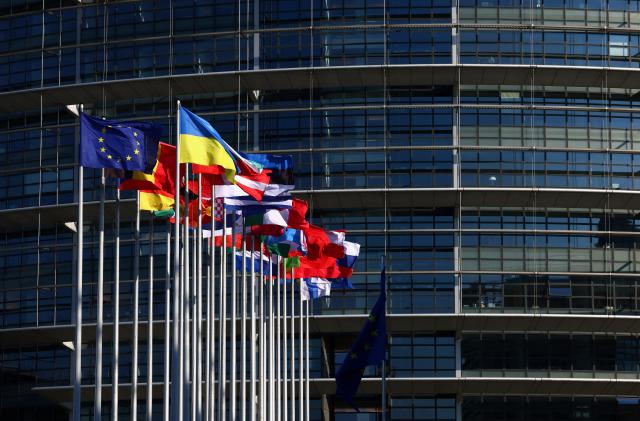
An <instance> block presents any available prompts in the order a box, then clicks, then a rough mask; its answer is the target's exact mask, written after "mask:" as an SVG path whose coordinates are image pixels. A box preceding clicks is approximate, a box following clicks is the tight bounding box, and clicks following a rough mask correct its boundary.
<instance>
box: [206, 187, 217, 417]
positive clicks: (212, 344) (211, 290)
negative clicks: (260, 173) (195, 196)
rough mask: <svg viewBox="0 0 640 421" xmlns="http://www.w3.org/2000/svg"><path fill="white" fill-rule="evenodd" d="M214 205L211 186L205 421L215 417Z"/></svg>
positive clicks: (213, 192)
mask: <svg viewBox="0 0 640 421" xmlns="http://www.w3.org/2000/svg"><path fill="white" fill-rule="evenodd" d="M215 204H216V187H215V186H213V185H212V186H211V236H210V238H209V240H210V243H211V245H210V247H209V250H210V253H211V254H210V256H209V257H210V259H211V262H210V264H209V265H210V266H209V270H210V271H211V280H210V282H209V283H208V285H207V292H208V294H207V295H208V297H209V315H208V316H207V321H208V322H209V329H208V330H207V344H208V345H209V352H208V355H209V360H208V362H209V368H208V369H207V377H208V379H209V392H208V396H209V417H208V418H207V421H213V420H214V419H215V417H216V412H215V405H216V399H215V398H216V394H215V379H216V376H215V360H216V359H215V355H216V347H215V342H214V340H213V338H214V332H215V321H216V318H215V316H216V288H215V284H216V242H215V234H214V228H215V227H214V225H215V212H214V209H215ZM218 372H219V371H218Z"/></svg>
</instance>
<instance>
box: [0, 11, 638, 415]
mask: <svg viewBox="0 0 640 421" xmlns="http://www.w3.org/2000/svg"><path fill="white" fill-rule="evenodd" d="M639 30H640V2H638V1H637V0H394V1H384V0H307V1H301V0H246V1H231V0H192V1H186V0H185V1H151V0H148V1H109V2H103V1H94V2H85V1H82V2H79V1H70V0H58V1H47V0H43V1H29V0H21V1H17V0H2V1H0V111H1V112H0V419H2V420H5V419H7V420H17V421H35V420H37V421H40V420H42V421H58V420H65V421H66V420H68V419H69V416H70V409H69V408H70V403H71V397H72V390H71V384H72V380H71V379H72V370H73V352H72V350H71V349H70V347H69V341H73V323H74V319H73V311H74V308H75V303H74V299H73V297H74V294H73V288H74V284H75V282H76V279H75V270H74V268H75V263H76V262H75V255H74V246H75V241H76V238H75V235H74V232H73V231H71V230H70V229H69V228H68V226H67V225H65V223H67V222H70V221H74V220H75V218H76V206H74V204H76V203H77V200H78V193H79V192H78V187H77V178H78V171H77V164H78V156H77V147H76V142H77V135H76V133H77V130H78V126H77V120H76V117H75V116H74V115H72V114H71V113H70V112H69V111H68V110H67V109H66V105H67V104H83V105H84V109H85V111H86V112H89V113H92V114H95V115H103V116H106V117H109V118H114V119H125V118H126V119H130V118H137V119H146V120H153V121H156V122H158V123H161V124H162V125H164V127H165V141H167V142H171V143H175V134H174V132H175V130H174V129H175V103H176V99H180V100H181V101H182V104H183V105H184V106H186V107H188V108H189V109H191V110H193V111H194V112H196V113H198V114H200V115H202V116H205V117H206V118H207V119H209V120H210V121H212V122H213V124H214V126H215V127H216V128H217V130H218V131H219V132H220V133H221V134H222V135H223V137H225V139H227V141H228V142H229V143H230V144H231V145H232V146H234V147H236V148H238V149H239V150H243V151H257V150H259V151H265V152H271V153H278V154H291V155H293V157H294V161H295V177H296V186H297V195H298V196H299V197H301V198H305V199H306V200H308V201H309V203H310V215H309V217H310V220H311V221H312V222H314V223H316V224H318V225H323V226H325V227H330V228H332V229H345V230H347V231H348V232H349V234H348V235H349V238H350V240H351V241H355V242H358V243H360V244H361V245H362V248H361V254H360V258H359V260H358V263H357V265H356V267H355V272H354V277H353V283H354V285H355V288H356V289H355V290H350V291H333V292H332V296H331V297H330V298H324V299H322V301H316V302H314V304H313V314H314V315H313V317H312V320H311V326H312V331H311V356H310V359H311V370H310V371H311V375H312V381H311V391H312V402H311V418H312V419H313V420H326V421H334V420H335V421H341V420H367V421H369V420H371V421H373V420H380V419H381V418H382V412H383V411H386V414H387V419H391V420H439V421H440V420H442V421H444V420H447V421H448V420H463V421H480V420H487V421H488V420H492V421H493V420H523V421H524V420H532V421H533V420H536V421H537V420H554V421H555V420H583V419H592V420H606V421H609V420H611V421H627V420H637V419H639V418H640V336H639V335H638V332H640V317H638V316H640V281H639V279H640V277H639V276H638V275H639V273H640V215H639V214H638V209H640V194H639V193H638V191H639V188H640V175H638V174H639V170H640V96H639V95H638V93H639V92H640V91H639V90H638V87H639V86H640V73H638V70H637V69H638V68H639V67H640V44H639V43H640V38H639V37H640V36H639V35H638V33H639ZM636 166H637V168H636ZM108 183H109V186H108V188H107V199H108V203H107V209H108V210H109V209H112V206H113V199H114V197H115V183H114V181H113V180H109V181H108ZM84 186H85V188H84V191H83V192H81V194H82V195H83V197H84V200H85V203H87V205H86V211H85V223H86V224H85V226H84V228H83V229H84V257H85V258H84V275H83V284H84V288H83V320H84V323H86V326H85V329H86V333H85V334H84V335H83V337H84V338H88V339H86V340H87V343H86V344H82V346H83V353H82V356H83V361H82V372H83V376H82V378H83V384H85V385H87V386H89V385H91V384H92V383H93V379H94V375H95V370H94V351H93V350H94V348H95V344H94V343H92V342H91V338H92V333H91V332H94V331H95V328H94V325H93V324H92V323H95V320H96V309H97V290H96V280H97V271H98V264H97V255H98V234H97V216H96V215H97V211H96V209H97V206H96V201H97V199H98V194H99V172H98V171H94V170H90V169H87V170H85V172H84ZM132 198H133V196H131V195H130V194H123V216H122V225H121V251H120V319H121V322H122V328H121V330H122V341H121V343H120V349H121V358H120V364H119V365H120V368H119V371H120V381H121V383H126V384H128V382H131V378H132V374H133V373H132V372H131V352H130V350H131V340H130V336H131V335H130V334H127V333H126V332H127V330H128V329H130V326H131V325H130V323H131V320H132V319H133V305H132V303H133V299H132V295H133V289H134V284H133V254H134V236H133V229H134V216H133V215H134V213H133V206H134V205H133V202H132ZM106 222H107V231H106V233H107V236H106V249H105V252H106V262H105V295H104V299H105V301H104V312H105V323H106V326H107V331H106V336H105V345H104V352H105V356H104V362H105V369H104V371H103V381H104V383H105V384H106V385H109V383H110V378H111V377H110V376H111V372H112V369H111V366H110V361H111V358H110V353H111V349H112V344H111V343H110V342H109V341H110V336H109V333H108V332H109V331H108V327H109V324H110V323H112V322H113V287H114V283H113V279H114V246H113V244H114V238H113V229H112V228H113V224H114V220H113V213H109V212H108V213H107V221H106ZM142 230H143V235H142V251H141V259H140V273H141V280H140V283H139V291H140V307H139V318H140V320H147V318H148V317H149V314H148V313H149V308H150V306H149V303H153V306H152V308H153V314H152V317H153V320H154V321H156V322H157V323H161V321H163V320H164V317H165V310H166V308H165V306H164V303H165V296H164V287H165V280H164V279H156V280H154V281H153V283H154V288H153V291H154V293H153V294H152V295H151V296H150V294H149V293H148V291H149V278H148V273H149V259H148V256H149V254H150V245H151V244H152V243H153V245H154V248H153V249H154V255H155V259H154V265H155V271H156V273H163V271H164V258H163V256H164V255H165V254H166V247H165V233H164V230H165V227H164V226H160V227H158V225H157V224H156V226H155V231H154V234H153V236H152V235H151V234H150V221H149V220H148V219H146V218H143V221H142ZM382 254H385V255H387V256H388V279H389V284H388V288H389V347H388V353H387V359H388V364H387V370H388V372H387V378H388V382H387V383H388V385H387V390H388V394H389V398H388V400H387V407H386V408H381V399H380V382H381V381H380V378H381V372H380V368H376V367H371V368H369V369H367V371H366V372H365V377H366V378H367V379H366V381H365V382H364V383H363V386H362V387H361V390H360V395H359V396H358V403H359V405H360V409H361V411H362V412H360V413H355V412H354V411H353V410H352V409H351V408H350V407H349V406H348V405H346V404H344V403H343V402H341V401H340V400H338V399H336V398H335V397H334V396H333V386H332V385H331V382H330V381H323V379H331V378H332V377H333V376H334V375H335V369H336V365H338V364H340V362H341V361H342V358H343V356H344V355H345V352H346V351H347V349H348V348H349V345H350V341H351V340H352V339H353V336H354V334H355V333H356V332H357V331H358V330H359V328H360V326H361V325H362V322H363V320H364V317H363V316H364V314H365V313H366V312H367V311H368V310H369V309H370V308H371V306H372V304H373V302H374V301H375V299H376V298H377V295H378V293H379V283H378V279H379V258H380V255H382ZM154 326H155V324H154ZM337 326H339V329H338V328H337ZM145 329H146V327H145ZM154 330H158V331H159V334H158V335H157V338H156V339H157V341H158V343H157V344H156V346H154V347H153V354H154V358H153V365H154V368H153V375H154V379H156V376H157V380H158V381H161V379H162V377H161V376H162V366H163V365H162V364H163V346H162V341H163V340H162V336H161V335H162V332H161V331H162V329H160V328H158V329H154ZM147 349H148V344H147V343H146V342H145V341H141V343H140V350H139V370H138V373H135V374H136V375H137V376H138V379H139V380H138V382H139V384H141V385H144V384H145V382H146V379H147V372H148V367H147V364H146V362H147V358H146V353H147ZM108 395H109V394H108V393H103V397H105V399H108ZM160 396H161V395H160ZM125 397H126V395H122V398H123V399H124V398H125ZM129 408H130V406H129V405H128V403H127V402H126V401H123V402H122V404H121V405H120V411H121V413H120V419H129V418H130V416H131V414H130V413H129V412H128V411H129ZM138 410H139V413H140V416H143V415H144V414H146V402H145V401H144V400H141V401H140V404H139V405H138ZM82 411H83V412H82V416H83V417H84V418H83V419H87V420H88V419H92V417H93V404H92V402H91V401H89V400H87V401H86V402H84V403H83V405H82ZM161 411H162V401H161V399H159V398H158V400H154V401H153V403H152V413H153V416H154V418H153V419H161V415H162V414H161ZM103 415H104V419H109V417H110V415H111V414H110V405H109V402H108V400H105V402H104V411H103Z"/></svg>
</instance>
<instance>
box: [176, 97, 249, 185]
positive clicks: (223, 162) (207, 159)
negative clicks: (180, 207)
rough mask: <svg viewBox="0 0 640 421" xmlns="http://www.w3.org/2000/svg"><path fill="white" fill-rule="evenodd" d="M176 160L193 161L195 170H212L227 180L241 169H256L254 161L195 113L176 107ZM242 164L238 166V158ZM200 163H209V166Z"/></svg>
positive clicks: (232, 179) (232, 178) (246, 170)
mask: <svg viewBox="0 0 640 421" xmlns="http://www.w3.org/2000/svg"><path fill="white" fill-rule="evenodd" d="M179 112H180V127H179V133H180V142H179V144H180V163H191V164H196V165H197V166H196V167H195V169H196V171H198V172H208V173H213V174H219V175H220V174H224V175H225V177H226V178H227V180H228V181H229V182H230V183H232V184H233V183H234V182H235V180H234V178H235V175H236V174H238V173H240V174H242V170H243V169H244V170H245V172H248V171H251V172H254V173H259V172H260V171H261V168H258V167H257V166H256V165H255V164H254V163H251V162H250V161H249V160H247V159H245V158H244V157H242V156H241V155H240V154H238V152H236V151H235V150H234V149H233V148H232V147H231V146H229V145H228V144H227V142H225V141H224V139H222V136H220V134H219V133H218V131H217V130H216V129H214V128H213V126H212V125H211V124H209V122H208V121H206V120H205V119H203V118H201V117H198V116H197V115H196V114H194V113H192V112H191V111H189V110H187V109H186V108H184V107H180V111H179ZM239 161H241V162H242V165H241V166H239V165H238V162H239ZM201 166H207V167H212V168H210V169H207V168H202V167H201Z"/></svg>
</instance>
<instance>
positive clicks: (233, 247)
mask: <svg viewBox="0 0 640 421" xmlns="http://www.w3.org/2000/svg"><path fill="white" fill-rule="evenodd" d="M232 215H233V218H232V221H231V360H230V361H229V363H230V364H231V367H230V369H229V370H230V371H231V373H230V374H231V384H230V385H229V387H230V388H231V395H230V397H229V399H230V402H229V410H230V411H231V413H230V414H229V415H230V417H229V418H230V419H231V421H235V419H236V408H237V402H236V388H237V387H236V386H237V385H236V381H237V378H238V377H237V373H236V343H237V337H236V335H237V331H236V330H237V326H236V323H237V317H236V316H237V314H236V313H237V302H238V283H237V281H236V269H237V265H236V251H237V250H236V218H237V216H238V215H237V213H236V211H233V214H232Z"/></svg>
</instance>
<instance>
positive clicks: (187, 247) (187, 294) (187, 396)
mask: <svg viewBox="0 0 640 421" xmlns="http://www.w3.org/2000/svg"><path fill="white" fill-rule="evenodd" d="M184 185H185V192H184V218H183V220H184V227H183V229H184V241H183V249H184V250H183V253H184V257H183V262H184V263H183V264H184V275H183V276H184V277H183V278H182V279H183V282H182V283H183V285H184V295H183V296H182V300H183V303H184V304H183V314H184V322H183V329H184V343H183V352H184V353H183V356H182V359H183V360H184V371H183V375H184V387H183V388H184V392H183V393H184V402H185V406H184V407H183V410H184V417H185V418H186V419H191V380H192V379H191V364H192V362H191V284H190V282H191V274H190V273H189V270H190V268H191V266H190V263H191V261H190V259H191V244H189V241H190V235H189V164H188V163H187V164H184ZM176 188H179V186H176Z"/></svg>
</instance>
